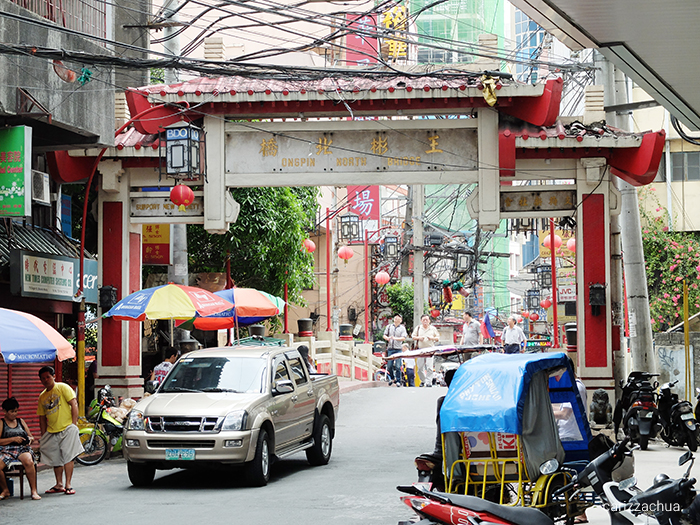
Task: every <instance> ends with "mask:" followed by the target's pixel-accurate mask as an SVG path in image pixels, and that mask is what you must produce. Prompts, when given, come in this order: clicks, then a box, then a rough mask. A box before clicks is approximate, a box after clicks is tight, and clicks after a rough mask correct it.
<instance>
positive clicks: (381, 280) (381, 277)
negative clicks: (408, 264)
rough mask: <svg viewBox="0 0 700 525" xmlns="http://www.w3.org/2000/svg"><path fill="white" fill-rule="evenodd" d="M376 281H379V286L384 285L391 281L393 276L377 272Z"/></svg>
mask: <svg viewBox="0 0 700 525" xmlns="http://www.w3.org/2000/svg"><path fill="white" fill-rule="evenodd" d="M374 280H375V281H377V284H381V285H384V284H386V283H388V282H389V281H391V276H390V275H389V274H388V273H386V272H385V271H384V270H382V271H381V272H377V275H375V276H374Z"/></svg>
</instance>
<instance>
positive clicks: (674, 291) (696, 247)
mask: <svg viewBox="0 0 700 525" xmlns="http://www.w3.org/2000/svg"><path fill="white" fill-rule="evenodd" d="M639 202H640V215H641V217H642V222H643V226H642V242H643V246H644V259H645V264H646V274H647V287H648V289H649V310H650V313H651V325H652V329H653V330H655V331H660V330H665V329H667V328H668V327H669V326H673V325H675V324H678V323H679V322H681V321H682V320H683V280H685V281H686V282H687V284H688V312H689V315H694V314H695V313H697V312H698V311H700V289H698V282H699V280H700V242H698V238H697V236H696V235H694V234H692V233H688V232H678V231H669V229H668V227H667V226H666V224H667V222H668V218H669V216H668V211H667V210H666V209H665V208H664V207H663V206H661V205H660V204H659V200H658V198H657V197H656V195H655V193H654V191H653V188H644V189H642V190H641V191H640V192H639ZM651 210H654V211H651Z"/></svg>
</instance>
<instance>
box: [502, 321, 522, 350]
mask: <svg viewBox="0 0 700 525" xmlns="http://www.w3.org/2000/svg"><path fill="white" fill-rule="evenodd" d="M526 341H527V339H526V338H525V334H524V333H523V331H522V330H521V329H520V327H519V326H518V325H517V324H516V321H515V317H513V316H512V315H511V316H510V317H509V318H508V326H506V327H505V328H504V329H503V351H504V352H505V353H506V354H519V353H522V351H523V347H524V345H525V342H526Z"/></svg>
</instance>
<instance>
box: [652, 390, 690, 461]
mask: <svg viewBox="0 0 700 525" xmlns="http://www.w3.org/2000/svg"><path fill="white" fill-rule="evenodd" d="M676 383H678V381H673V382H672V383H664V384H663V385H661V388H660V389H659V392H660V393H659V401H658V406H659V416H660V418H661V422H662V429H661V438H662V439H663V440H664V441H665V442H666V443H668V444H669V445H671V446H677V447H682V446H684V445H686V444H687V445H688V449H689V450H690V451H691V452H695V451H696V450H697V449H698V426H697V422H696V420H695V415H694V414H693V406H692V405H691V404H690V402H688V401H679V400H678V394H676V393H674V392H673V391H672V390H671V388H673V387H674V386H675V385H676Z"/></svg>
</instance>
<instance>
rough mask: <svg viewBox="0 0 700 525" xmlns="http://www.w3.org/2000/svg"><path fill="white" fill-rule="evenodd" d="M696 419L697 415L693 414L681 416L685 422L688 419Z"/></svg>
mask: <svg viewBox="0 0 700 525" xmlns="http://www.w3.org/2000/svg"><path fill="white" fill-rule="evenodd" d="M694 418H695V415H694V414H693V413H692V412H688V413H687V414H681V419H682V420H683V421H685V420H687V419H694Z"/></svg>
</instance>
